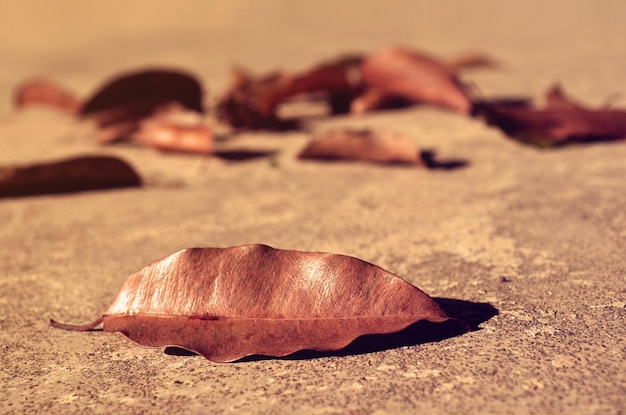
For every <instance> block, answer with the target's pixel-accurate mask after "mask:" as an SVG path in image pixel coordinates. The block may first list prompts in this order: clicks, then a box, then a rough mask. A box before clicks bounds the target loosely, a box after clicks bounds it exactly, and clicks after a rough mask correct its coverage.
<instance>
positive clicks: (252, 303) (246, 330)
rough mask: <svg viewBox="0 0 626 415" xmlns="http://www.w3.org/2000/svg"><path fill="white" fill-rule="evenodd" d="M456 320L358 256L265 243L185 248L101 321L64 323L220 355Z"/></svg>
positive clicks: (133, 281) (131, 287)
mask: <svg viewBox="0 0 626 415" xmlns="http://www.w3.org/2000/svg"><path fill="white" fill-rule="evenodd" d="M421 320H428V321H431V322H436V323H438V322H444V321H447V320H450V317H448V316H447V315H446V314H445V312H444V311H443V310H442V309H441V307H440V306H439V305H438V304H437V303H436V302H435V301H434V300H433V299H432V298H430V297H429V296H428V295H426V294H425V293H424V292H422V291H421V290H419V289H418V288H416V287H415V286H413V285H411V284H409V283H407V282H406V281H404V280H402V279H401V278H400V277H397V276H395V275H393V274H391V273H389V272H387V271H385V270H383V269H381V268H379V267H377V266H375V265H372V264H370V263H367V262H365V261H362V260H359V259H357V258H353V257H348V256H343V255H335V254H326V253H316V252H300V251H287V250H279V249H274V248H271V247H268V246H265V245H245V246H239V247H233V248H195V249H185V250H182V251H179V252H177V253H175V254H173V255H170V256H168V257H166V258H163V259H161V260H159V261H156V262H154V263H152V264H150V265H148V266H146V267H145V268H143V269H141V270H139V271H138V272H136V273H135V274H133V275H131V276H130V277H129V278H128V279H127V281H126V282H125V283H124V285H123V287H122V289H121V291H120V292H119V294H118V296H117V298H116V299H115V300H114V302H113V304H111V306H110V307H109V309H108V310H107V311H106V312H105V313H104V314H103V315H102V317H100V318H99V319H97V320H96V321H94V322H92V323H89V324H86V325H81V326H73V325H66V324H61V323H57V322H54V321H53V322H52V325H53V326H55V327H59V328H64V329H68V330H78V331H80V330H89V329H92V328H94V327H97V326H98V325H100V324H101V323H102V324H103V326H104V330H105V331H110V332H121V333H122V334H124V335H125V336H127V337H128V338H130V339H131V340H133V341H134V342H136V343H138V344H140V345H142V346H148V347H163V346H178V347H182V348H184V349H187V350H191V351H194V352H196V353H199V354H201V355H203V356H205V357H206V358H207V359H210V360H213V361H216V362H227V361H233V360H237V359H240V358H242V357H244V356H248V355H253V354H260V355H268V356H285V355H288V354H291V353H294V352H296V351H298V350H303V349H310V350H321V351H330V350H338V349H341V348H343V347H345V346H347V345H348V344H349V343H351V342H352V341H353V340H354V339H355V338H357V337H359V336H362V335H365V334H384V333H392V332H396V331H399V330H402V329H404V328H406V327H407V326H409V325H411V324H412V323H415V322H417V321H421Z"/></svg>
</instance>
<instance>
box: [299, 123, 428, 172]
mask: <svg viewBox="0 0 626 415" xmlns="http://www.w3.org/2000/svg"><path fill="white" fill-rule="evenodd" d="M298 157H299V158H301V159H327V160H333V159H344V160H363V161H371V162H377V163H408V164H418V165H421V164H422V163H421V161H422V159H421V157H420V151H419V149H418V147H417V146H416V145H415V143H414V141H413V140H411V139H410V138H409V137H407V136H404V135H400V134H395V133H391V132H385V131H375V130H370V129H339V130H332V131H327V132H324V133H322V134H318V135H316V136H315V137H313V139H312V140H311V142H310V143H309V144H308V145H307V146H306V148H305V149H304V150H302V152H301V153H300V154H299V156H298Z"/></svg>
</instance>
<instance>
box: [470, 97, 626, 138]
mask: <svg viewBox="0 0 626 415" xmlns="http://www.w3.org/2000/svg"><path fill="white" fill-rule="evenodd" d="M473 113H474V114H475V115H476V116H478V117H481V118H483V119H485V121H486V122H487V123H488V124H489V125H494V126H496V127H497V128H499V129H500V130H502V131H503V132H504V133H505V134H506V135H508V136H510V137H511V138H514V139H516V140H519V141H521V142H524V143H527V144H533V145H537V146H541V147H549V146H562V145H566V144H571V143H581V142H592V141H609V140H618V139H623V138H626V110H615V109H597V110H595V109H590V108H588V107H585V106H583V105H582V104H579V103H577V102H575V101H573V100H572V99H571V98H569V97H568V96H567V95H566V94H565V93H564V92H563V90H562V89H561V87H560V86H558V85H556V86H553V87H552V88H550V89H549V90H548V92H547V94H546V107H545V108H543V109H537V108H535V107H533V106H531V105H517V104H515V105H509V104H506V103H498V102H490V101H482V102H476V103H475V104H474V108H473Z"/></svg>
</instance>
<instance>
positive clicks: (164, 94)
mask: <svg viewBox="0 0 626 415" xmlns="http://www.w3.org/2000/svg"><path fill="white" fill-rule="evenodd" d="M202 101H203V90H202V86H201V84H200V82H199V81H198V80H197V79H196V78H195V77H194V76H193V75H190V74H187V73H184V72H180V71H174V70H159V69H149V70H143V71H139V72H133V73H129V74H123V75H120V76H117V77H115V78H114V79H112V80H110V81H108V82H106V83H105V85H104V86H102V87H101V88H100V89H99V90H98V91H97V92H96V93H95V94H93V95H92V97H91V98H89V99H87V101H86V102H85V103H84V104H83V106H82V107H81V109H80V116H81V117H83V118H89V119H93V120H95V122H96V124H97V127H98V128H99V141H101V142H111V141H116V140H120V139H127V138H129V137H130V136H131V135H132V134H133V133H135V132H136V131H137V130H138V129H139V123H140V122H141V121H142V120H144V119H146V118H149V117H151V116H152V115H153V114H155V113H157V112H163V111H164V110H165V109H167V108H170V107H172V106H176V107H178V108H182V109H185V110H187V111H191V112H196V113H200V114H202V113H204V108H203V102H202Z"/></svg>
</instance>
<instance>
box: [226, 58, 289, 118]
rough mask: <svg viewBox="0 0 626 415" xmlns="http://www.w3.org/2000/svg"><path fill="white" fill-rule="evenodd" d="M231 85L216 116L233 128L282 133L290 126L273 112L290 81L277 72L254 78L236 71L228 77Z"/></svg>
mask: <svg viewBox="0 0 626 415" xmlns="http://www.w3.org/2000/svg"><path fill="white" fill-rule="evenodd" d="M231 75H232V76H231V78H232V85H231V87H230V88H229V89H228V91H226V93H225V94H224V95H223V96H222V97H221V98H220V99H219V102H218V105H217V116H218V118H219V119H220V120H222V121H223V122H225V123H228V124H229V125H231V126H233V127H235V128H249V129H253V130H255V129H268V130H284V129H288V128H291V127H293V126H294V124H293V123H291V122H289V121H285V120H282V119H280V118H279V117H278V115H277V114H276V109H277V106H278V104H279V103H280V101H281V100H282V99H283V95H284V92H283V91H284V90H285V88H286V85H287V84H288V83H289V82H291V79H290V78H289V77H288V76H287V75H285V74H283V73H280V72H274V73H270V74H269V75H266V76H262V77H254V76H252V75H251V74H249V73H248V72H247V71H245V70H243V69H241V68H236V69H234V70H233V72H232V74H231Z"/></svg>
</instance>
